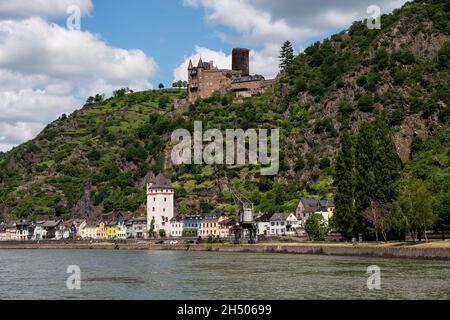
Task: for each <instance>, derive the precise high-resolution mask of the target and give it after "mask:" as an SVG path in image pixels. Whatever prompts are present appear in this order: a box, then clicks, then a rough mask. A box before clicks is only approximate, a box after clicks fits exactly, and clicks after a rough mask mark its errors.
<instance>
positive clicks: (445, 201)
mask: <svg viewBox="0 0 450 320" xmlns="http://www.w3.org/2000/svg"><path fill="white" fill-rule="evenodd" d="M433 212H434V213H435V214H436V216H437V222H436V227H437V228H438V230H440V231H441V233H442V240H445V232H446V231H448V230H450V194H449V193H441V194H439V195H438V196H437V197H436V198H435V203H434V207H433Z"/></svg>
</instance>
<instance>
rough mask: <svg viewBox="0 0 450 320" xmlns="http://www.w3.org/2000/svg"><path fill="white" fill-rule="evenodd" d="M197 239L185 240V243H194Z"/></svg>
mask: <svg viewBox="0 0 450 320" xmlns="http://www.w3.org/2000/svg"><path fill="white" fill-rule="evenodd" d="M194 243H195V241H194V240H184V241H183V244H194Z"/></svg>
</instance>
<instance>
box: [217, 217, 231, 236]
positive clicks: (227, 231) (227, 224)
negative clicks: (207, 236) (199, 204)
mask: <svg viewBox="0 0 450 320" xmlns="http://www.w3.org/2000/svg"><path fill="white" fill-rule="evenodd" d="M218 226H219V237H220V239H228V238H230V236H231V228H232V226H233V221H232V220H231V219H229V218H228V217H227V216H226V215H222V216H220V218H219V222H218Z"/></svg>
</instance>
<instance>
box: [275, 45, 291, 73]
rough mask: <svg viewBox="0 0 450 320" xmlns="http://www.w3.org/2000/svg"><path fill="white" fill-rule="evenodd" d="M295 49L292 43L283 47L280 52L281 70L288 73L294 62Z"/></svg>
mask: <svg viewBox="0 0 450 320" xmlns="http://www.w3.org/2000/svg"><path fill="white" fill-rule="evenodd" d="M294 57H295V56H294V49H293V48H292V43H291V42H290V41H286V42H285V43H284V44H283V46H282V47H281V52H280V56H279V58H280V69H281V70H282V71H287V70H288V68H289V67H290V66H291V65H292V62H293V61H294Z"/></svg>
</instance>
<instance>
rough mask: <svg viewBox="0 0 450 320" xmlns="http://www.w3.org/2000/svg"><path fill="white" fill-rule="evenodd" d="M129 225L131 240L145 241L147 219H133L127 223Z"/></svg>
mask: <svg viewBox="0 0 450 320" xmlns="http://www.w3.org/2000/svg"><path fill="white" fill-rule="evenodd" d="M129 222H130V223H131V237H132V238H133V239H147V236H148V231H147V230H148V229H147V219H146V218H135V219H131V220H130V221H129Z"/></svg>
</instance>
